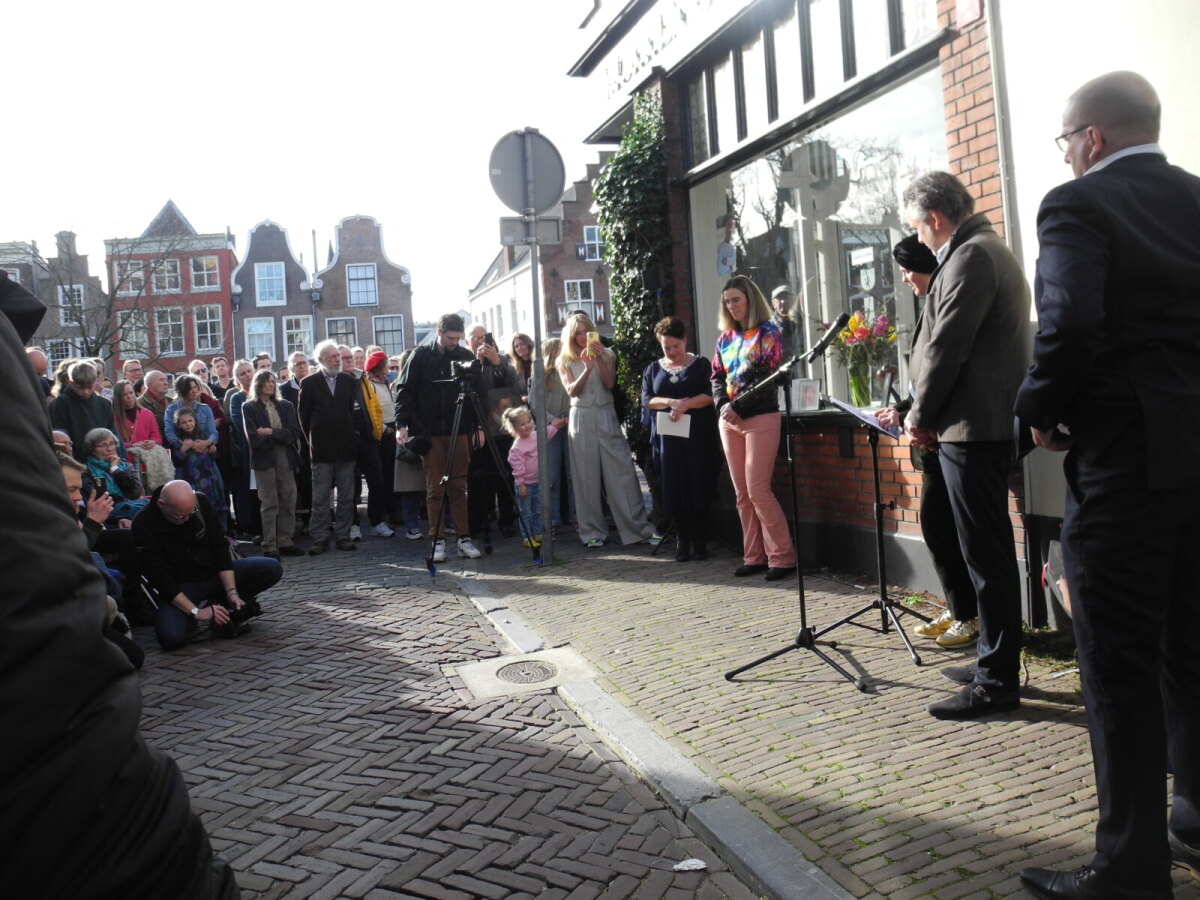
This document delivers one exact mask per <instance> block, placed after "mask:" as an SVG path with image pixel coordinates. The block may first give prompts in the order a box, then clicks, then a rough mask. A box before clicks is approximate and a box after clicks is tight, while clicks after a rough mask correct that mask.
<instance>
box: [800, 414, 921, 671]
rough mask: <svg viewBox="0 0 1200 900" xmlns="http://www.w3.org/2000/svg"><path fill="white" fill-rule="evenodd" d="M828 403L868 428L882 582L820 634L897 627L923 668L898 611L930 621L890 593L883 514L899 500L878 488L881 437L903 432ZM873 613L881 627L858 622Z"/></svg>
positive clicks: (878, 571)
mask: <svg viewBox="0 0 1200 900" xmlns="http://www.w3.org/2000/svg"><path fill="white" fill-rule="evenodd" d="M829 402H830V403H832V404H833V405H834V406H836V407H837V408H838V409H840V410H842V411H843V412H847V413H849V414H850V415H852V416H854V418H856V419H857V420H858V422H859V425H860V427H862V428H864V429H866V432H867V443H868V444H869V445H870V447H871V481H872V484H873V486H874V491H875V502H874V511H875V560H876V575H877V577H878V579H879V596H878V597H876V598H875V599H874V600H872V601H871V602H870V603H868V604H867V605H866V606H864V607H863V608H862V609H859V610H856V611H855V612H852V613H851V614H850V615H848V616H846V617H844V618H842V619H839V620H838V621H837V622H834V623H833V624H832V625H830V626H829V627H828V628H825V629H824V630H822V631H821V633H820V634H824V633H825V632H828V631H832V630H833V629H835V628H839V627H841V626H842V625H857V626H858V627H859V628H865V629H867V630H868V631H875V632H878V633H880V634H887V633H888V632H889V631H890V630H891V629H890V628H889V626H895V629H896V633H897V634H899V635H900V639H901V640H902V641H903V642H904V646H905V647H906V648H907V650H908V655H909V656H911V657H912V661H913V663H914V664H916V665H918V666H919V665H921V657H920V656H919V655H918V654H917V651H916V649H915V648H914V647H913V643H912V641H911V640H909V637H908V633H907V632H906V631H905V630H904V628H903V627H901V625H900V617H899V616H898V615H897V611H899V612H901V613H907V614H908V615H910V616H915V617H916V618H918V619H921V620H923V621H925V622H928V621H929V618H928V617H926V616H923V615H921V614H920V613H918V612H915V611H914V610H911V609H905V608H904V607H902V606H900V604H898V603H897V602H896V601H895V600H893V599H892V597H891V595H890V594H888V590H887V563H886V557H885V553H884V548H883V511H884V510H885V509H895V508H896V501H895V500H889V501H888V502H887V503H884V502H883V497H882V495H881V493H880V488H879V435H881V434H886V435H887V436H888V437H890V438H892V439H894V440H898V439H899V437H900V429H899V428H896V429H895V430H892V429H888V428H884V427H883V426H882V425H880V424H879V420H878V419H877V418H875V416H873V415H871V414H870V413H866V412H863V411H862V410H860V409H859V408H858V407H856V406H851V405H850V404H849V403H843V402H842V401H841V400H836V399H834V398H832V397H830V398H829ZM872 610H879V627H878V628H876V627H875V626H873V625H865V624H863V623H862V622H857V621H855V620H856V619H857V618H858V617H859V616H862V615H865V614H866V613H868V612H871V611H872ZM819 636H820V635H818V637H819Z"/></svg>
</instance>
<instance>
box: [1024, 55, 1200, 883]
mask: <svg viewBox="0 0 1200 900" xmlns="http://www.w3.org/2000/svg"><path fill="white" fill-rule="evenodd" d="M1160 119H1161V107H1160V106H1159V102H1158V97H1157V95H1156V94H1155V91H1154V88H1153V87H1151V86H1150V84H1149V82H1147V81H1146V80H1145V79H1144V78H1142V77H1141V76H1140V75H1136V74H1134V73H1132V72H1113V73H1110V74H1108V75H1103V76H1101V77H1100V78H1097V79H1095V80H1093V81H1090V82H1088V83H1087V84H1085V85H1084V86H1083V87H1082V88H1080V89H1079V90H1078V91H1076V92H1075V94H1074V95H1072V97H1071V98H1070V100H1069V101H1068V102H1067V107H1066V111H1065V112H1064V113H1063V131H1062V134H1061V135H1060V136H1059V138H1058V141H1059V145H1060V147H1062V148H1063V149H1064V154H1065V156H1066V160H1067V162H1069V163H1070V165H1071V169H1072V171H1073V172H1074V174H1075V176H1076V178H1075V180H1074V181H1070V182H1068V183H1066V184H1063V185H1060V186H1059V187H1057V188H1054V189H1053V190H1052V191H1050V193H1048V194H1047V195H1046V197H1045V199H1044V200H1043V201H1042V205H1041V208H1040V209H1039V211H1038V245H1039V250H1038V263H1037V278H1036V281H1035V292H1036V298H1037V312H1038V333H1037V338H1036V339H1035V341H1034V352H1033V366H1032V367H1031V368H1030V370H1029V372H1028V374H1027V375H1026V377H1025V380H1024V383H1023V384H1022V385H1021V389H1020V391H1019V393H1018V395H1017V402H1016V412H1017V415H1018V417H1019V418H1020V420H1021V421H1022V422H1024V423H1025V424H1026V425H1028V426H1029V427H1030V428H1031V429H1032V436H1033V439H1034V443H1035V444H1037V445H1038V446H1040V447H1044V448H1046V449H1049V450H1067V451H1069V452H1068V455H1067V458H1066V463H1065V466H1064V469H1065V472H1066V477H1067V498H1066V514H1065V519H1064V523H1063V531H1062V539H1063V557H1064V561H1065V564H1066V574H1067V583H1068V585H1069V586H1070V593H1071V614H1072V621H1073V624H1074V627H1075V635H1076V643H1077V646H1078V650H1079V668H1080V675H1081V678H1082V681H1083V698H1084V705H1085V706H1086V708H1087V720H1088V730H1089V732H1090V735H1091V740H1092V757H1093V761H1094V764H1095V770H1096V795H1097V799H1098V800H1099V807H1100V821H1099V824H1098V825H1097V827H1096V854H1095V856H1094V857H1093V858H1092V861H1091V863H1090V865H1088V866H1086V867H1084V868H1083V869H1080V870H1079V871H1077V872H1070V873H1068V872H1059V871H1055V870H1051V869H1026V870H1025V871H1024V872H1022V873H1021V879H1022V880H1023V881H1024V882H1025V884H1026V886H1027V887H1029V888H1030V889H1031V890H1032V891H1033V892H1034V893H1035V894H1036V895H1037V896H1039V897H1051V898H1057V897H1104V898H1114V900H1122V898H1134V897H1138V898H1143V897H1144V898H1149V900H1157V898H1161V900H1167V898H1169V897H1170V896H1171V874H1170V868H1171V861H1172V856H1173V857H1174V859H1175V861H1176V862H1178V863H1180V864H1183V865H1187V866H1189V867H1190V868H1191V869H1192V871H1193V872H1195V873H1198V874H1200V781H1198V776H1200V771H1198V769H1200V690H1198V687H1200V654H1197V653H1196V636H1197V634H1200V592H1198V591H1197V589H1196V584H1195V576H1194V567H1193V561H1194V559H1195V557H1196V551H1197V549H1198V548H1200V466H1197V464H1196V444H1195V440H1194V438H1193V437H1192V432H1193V430H1194V428H1195V422H1196V421H1197V419H1198V418H1200V296H1197V293H1198V291H1200V288H1198V287H1197V285H1200V237H1198V236H1200V178H1197V177H1196V176H1194V175H1191V174H1189V173H1188V172H1185V171H1184V170H1183V169H1180V168H1178V167H1176V166H1172V165H1168V163H1167V160H1166V157H1165V155H1164V154H1163V151H1162V149H1161V148H1160V147H1159V146H1158V143H1157V141H1158V132H1159V122H1160ZM1060 425H1063V426H1066V427H1067V428H1068V429H1069V434H1067V433H1066V432H1064V431H1063V430H1061V429H1060V428H1059V426H1060ZM1168 766H1170V767H1171V769H1173V771H1174V776H1175V779H1174V786H1173V787H1174V797H1173V802H1172V804H1171V812H1170V818H1169V820H1168V814H1167V802H1166V801H1167V798H1166V792H1165V790H1164V788H1165V782H1166V775H1167V771H1168Z"/></svg>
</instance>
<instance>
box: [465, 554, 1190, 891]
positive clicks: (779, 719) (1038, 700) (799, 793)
mask: <svg viewBox="0 0 1200 900" xmlns="http://www.w3.org/2000/svg"><path fill="white" fill-rule="evenodd" d="M559 545H560V548H559V550H558V551H557V552H558V554H559V556H560V558H563V560H564V561H563V562H562V563H561V564H556V565H554V566H550V567H547V568H546V570H544V571H542V572H540V573H539V574H538V575H537V577H536V578H535V579H531V578H529V577H528V573H527V572H525V571H523V570H520V569H517V568H515V567H514V566H513V565H512V564H511V563H509V564H508V565H506V564H505V563H506V557H507V558H509V559H513V558H515V554H514V553H513V552H512V551H511V550H509V549H507V548H505V549H504V550H502V551H500V552H499V553H498V555H497V556H496V557H493V558H491V559H490V560H484V565H483V566H482V567H481V568H483V569H484V570H485V577H486V581H487V584H488V586H489V588H490V590H491V591H492V593H493V594H494V595H495V596H496V597H498V598H501V599H503V601H504V602H505V603H506V604H507V606H508V607H509V608H510V609H511V610H513V611H515V612H516V613H518V614H519V615H521V616H522V617H523V618H524V619H525V621H526V622H528V624H529V625H530V626H531V627H533V628H534V629H535V630H537V631H538V633H539V634H540V635H541V636H542V637H543V638H544V640H545V641H546V643H547V645H548V646H553V645H556V644H565V643H570V644H571V645H572V646H573V647H575V648H576V649H577V650H579V651H580V652H582V653H583V654H584V655H585V656H586V657H588V659H589V660H590V661H591V662H592V664H593V665H594V666H595V667H596V668H597V669H598V670H599V671H600V672H601V673H602V676H603V677H601V678H600V679H599V680H598V682H597V684H598V685H599V686H600V687H601V688H603V689H605V690H607V691H608V692H609V693H611V694H612V695H614V696H615V697H616V698H618V699H619V700H620V701H621V702H622V703H624V704H625V705H626V706H627V707H629V708H630V709H631V710H632V711H634V713H635V714H636V715H637V716H639V717H640V718H641V719H642V720H643V721H645V722H646V723H647V724H649V725H650V726H651V727H652V728H653V729H655V730H656V731H657V732H658V734H660V735H661V736H662V737H663V738H665V739H666V740H668V741H669V742H670V743H671V745H672V746H674V747H675V748H676V749H677V750H679V751H680V752H681V753H682V754H683V755H684V756H685V757H687V758H688V759H689V760H690V761H691V762H692V763H693V764H695V765H696V766H697V767H699V768H700V769H701V770H702V771H703V772H704V773H705V774H707V775H709V776H710V777H712V778H714V779H716V780H717V782H718V783H719V784H720V785H721V786H722V787H723V788H724V789H725V790H726V791H728V792H729V794H731V795H732V796H733V797H735V798H737V799H738V800H740V801H742V803H743V804H744V805H745V806H746V807H748V808H749V809H752V810H754V811H755V812H757V813H758V814H759V815H760V816H761V817H762V818H763V819H764V820H765V821H766V822H767V824H769V825H770V826H772V827H773V828H775V829H777V831H778V832H779V833H780V834H781V835H782V836H783V837H784V838H786V839H787V840H788V841H789V842H791V844H792V845H793V846H794V847H796V848H797V849H798V850H799V851H800V852H801V853H803V854H804V855H805V856H806V857H807V858H808V859H809V860H811V861H813V862H814V863H816V864H817V865H818V866H819V867H820V868H821V869H822V870H823V871H825V872H826V873H827V874H828V875H830V876H831V877H832V878H833V879H834V880H835V881H837V882H838V883H839V884H840V885H842V886H843V887H844V888H845V889H846V890H847V891H849V892H850V893H851V894H853V895H855V896H858V897H872V898H874V897H887V898H894V900H906V898H912V897H930V898H937V900H951V898H972V900H975V898H991V897H1005V896H1010V895H1011V896H1027V895H1025V894H1024V892H1023V889H1022V888H1021V886H1020V883H1019V881H1018V879H1017V873H1018V872H1019V871H1020V870H1021V869H1022V868H1024V867H1026V866H1031V865H1032V866H1057V867H1076V866H1080V865H1083V864H1085V863H1087V862H1088V861H1089V860H1090V858H1091V855H1092V847H1093V845H1092V839H1093V832H1094V827H1095V823H1096V801H1095V791H1094V783H1093V776H1092V768H1091V754H1090V750H1089V747H1088V739H1087V731H1086V728H1085V724H1084V713H1083V709H1082V707H1081V705H1080V699H1079V695H1078V677H1077V676H1074V675H1071V676H1068V677H1062V678H1051V677H1050V673H1049V672H1048V671H1047V670H1045V669H1043V668H1039V667H1037V666H1030V667H1029V668H1028V670H1027V674H1026V677H1027V685H1026V687H1025V689H1024V692H1023V701H1022V707H1021V709H1020V710H1019V711H1018V712H1016V713H1012V714H1006V715H1000V716H994V717H991V718H989V719H984V720H978V721H975V722H968V723H953V722H939V721H937V720H935V719H933V718H931V717H930V716H929V715H928V714H927V713H926V711H925V707H926V706H927V705H928V704H929V703H930V702H932V701H935V700H938V699H941V698H943V697H945V696H948V695H949V693H951V692H952V691H953V690H954V689H955V686H954V685H952V684H951V683H950V682H948V681H946V680H944V679H942V678H941V677H940V676H939V674H938V669H939V668H940V667H941V666H945V665H956V664H963V663H965V662H967V661H969V659H970V654H969V653H966V652H962V651H958V652H952V651H945V650H940V649H939V648H937V646H936V645H935V644H934V643H933V642H932V641H928V640H920V639H918V649H919V651H920V653H921V655H922V657H923V662H924V665H923V666H922V667H917V666H915V665H913V663H912V660H911V659H910V658H909V656H908V654H907V653H906V652H905V650H904V648H903V645H902V644H901V642H900V639H899V637H898V636H897V635H896V634H895V633H894V632H892V633H890V634H886V635H885V634H880V633H878V632H873V631H868V630H866V629H863V628H857V627H853V626H845V627H843V628H840V629H838V630H837V631H836V632H835V633H833V634H830V635H829V636H828V637H829V638H831V639H836V640H837V642H838V647H837V648H836V650H833V651H830V652H831V655H832V656H833V658H834V659H836V660H838V661H839V662H840V663H842V664H843V665H844V666H845V667H846V668H848V669H849V670H850V671H851V672H852V673H855V674H859V675H862V676H863V677H864V678H865V679H866V681H867V682H868V684H869V686H870V687H869V692H868V693H865V694H864V693H860V692H858V691H857V690H855V688H854V687H853V686H851V685H850V684H848V683H847V682H845V681H843V680H842V679H841V677H840V676H838V675H836V674H835V673H834V672H833V671H832V670H830V669H828V668H826V667H825V666H824V665H822V664H821V663H820V662H819V661H818V660H817V659H816V658H815V656H813V655H812V654H810V653H808V652H806V651H794V652H791V653H788V654H786V655H784V656H783V657H781V658H779V659H776V660H774V661H772V662H770V663H767V664H765V665H763V666H762V667H760V668H757V669H755V670H753V671H751V672H749V673H747V674H746V675H744V676H741V679H740V680H738V681H736V682H732V683H731V682H728V681H726V680H725V679H724V677H723V676H724V673H725V672H726V671H728V670H729V669H732V668H735V667H737V666H739V665H741V664H744V663H747V662H749V661H751V660H753V659H756V658H758V657H759V656H762V655H763V654H765V653H767V652H769V651H772V650H775V649H778V648H781V647H784V646H787V645H789V644H790V643H792V642H793V641H794V639H795V636H796V632H797V630H798V627H799V623H800V616H799V609H798V603H797V596H796V583H795V582H794V581H791V582H782V583H775V584H768V583H765V582H763V581H762V579H760V578H733V577H731V570H732V569H733V568H734V567H735V566H736V565H737V564H738V563H739V562H740V559H739V558H738V557H737V556H735V555H734V554H733V553H732V552H730V550H729V549H728V548H722V549H719V550H718V551H717V552H715V553H714V554H713V556H712V558H711V559H710V560H709V561H706V562H695V561H693V562H688V563H682V564H681V563H676V562H675V561H674V559H673V558H672V557H673V555H674V554H673V548H669V547H667V546H664V547H663V548H662V554H661V556H660V557H657V558H651V557H650V555H649V551H648V549H647V548H645V547H629V548H620V547H615V546H613V545H609V546H607V547H606V548H605V549H604V550H601V551H591V552H588V551H584V550H583V549H582V548H580V547H579V546H578V543H577V541H575V540H567V541H560V542H559ZM806 597H807V606H808V622H809V624H810V625H812V626H814V627H815V628H817V629H819V628H820V627H821V626H823V625H827V624H830V623H832V622H834V621H837V620H838V619H840V618H842V617H843V616H846V615H848V614H849V613H851V612H853V611H854V610H856V609H858V608H860V607H861V606H863V605H865V604H867V603H869V602H870V601H871V599H872V594H871V593H870V592H868V591H865V590H862V589H859V588H856V587H854V586H852V585H846V584H840V583H837V582H835V581H833V580H830V579H828V578H823V577H812V576H810V577H808V578H807V579H806ZM859 621H860V622H862V623H864V624H874V625H877V624H878V622H879V616H878V613H877V612H872V613H871V614H869V615H867V616H865V617H863V618H862V619H860V620H859ZM904 622H905V625H906V627H910V626H911V625H912V624H914V620H913V619H912V618H910V617H904ZM1175 883H1176V889H1175V897H1176V898H1177V900H1185V898H1186V900H1195V898H1200V882H1198V881H1197V880H1195V879H1193V878H1191V877H1190V876H1189V875H1187V874H1186V873H1184V872H1183V871H1182V870H1176V875H1175Z"/></svg>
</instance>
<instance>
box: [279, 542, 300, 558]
mask: <svg viewBox="0 0 1200 900" xmlns="http://www.w3.org/2000/svg"><path fill="white" fill-rule="evenodd" d="M279 555H280V556H303V555H304V551H303V550H301V549H300V548H299V547H297V546H296V545H295V544H288V545H287V546H286V547H280V548H279Z"/></svg>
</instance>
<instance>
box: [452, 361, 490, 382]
mask: <svg viewBox="0 0 1200 900" xmlns="http://www.w3.org/2000/svg"><path fill="white" fill-rule="evenodd" d="M482 371H483V363H481V362H480V361H479V360H477V359H473V360H471V361H470V362H467V361H466V360H462V359H452V360H450V375H451V376H452V377H454V378H458V379H460V380H461V379H468V378H471V379H473V378H475V377H476V376H477V375H479V373H480V372H482Z"/></svg>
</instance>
